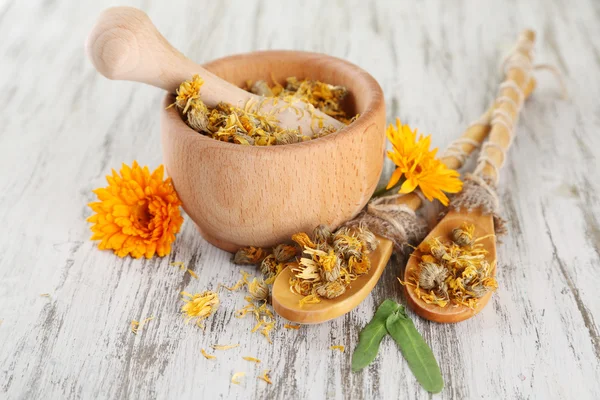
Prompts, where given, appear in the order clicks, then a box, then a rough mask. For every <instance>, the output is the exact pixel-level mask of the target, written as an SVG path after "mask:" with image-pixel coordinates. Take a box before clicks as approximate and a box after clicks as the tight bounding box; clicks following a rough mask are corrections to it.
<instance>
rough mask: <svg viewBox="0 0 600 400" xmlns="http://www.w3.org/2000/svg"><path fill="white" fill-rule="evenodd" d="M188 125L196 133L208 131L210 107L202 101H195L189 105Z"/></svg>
mask: <svg viewBox="0 0 600 400" xmlns="http://www.w3.org/2000/svg"><path fill="white" fill-rule="evenodd" d="M188 106H189V107H188V109H187V113H186V116H187V123H188V125H189V126H190V127H191V128H192V129H194V130H195V131H206V130H207V129H208V125H209V122H208V112H209V111H208V107H206V104H204V102H202V100H200V99H197V100H193V101H191V102H190V103H189V104H188Z"/></svg>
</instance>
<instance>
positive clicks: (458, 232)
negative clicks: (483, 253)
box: [451, 224, 475, 247]
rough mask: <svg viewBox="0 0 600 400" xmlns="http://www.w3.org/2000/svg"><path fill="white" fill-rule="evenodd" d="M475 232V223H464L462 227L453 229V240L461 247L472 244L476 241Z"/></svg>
mask: <svg viewBox="0 0 600 400" xmlns="http://www.w3.org/2000/svg"><path fill="white" fill-rule="evenodd" d="M474 233H475V225H469V224H463V226H462V227H460V228H454V229H453V230H452V234H451V237H452V241H454V243H456V244H457V245H459V246H461V247H465V246H471V245H473V243H474V240H473V234H474Z"/></svg>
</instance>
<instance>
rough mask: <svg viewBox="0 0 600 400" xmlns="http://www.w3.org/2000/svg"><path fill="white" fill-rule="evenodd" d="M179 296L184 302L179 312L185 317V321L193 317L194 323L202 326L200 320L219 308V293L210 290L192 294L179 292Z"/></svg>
mask: <svg viewBox="0 0 600 400" xmlns="http://www.w3.org/2000/svg"><path fill="white" fill-rule="evenodd" d="M181 296H182V297H181V300H183V301H184V302H185V304H184V305H183V306H182V307H181V312H182V313H183V314H184V315H185V316H186V317H187V318H186V320H185V322H186V323H188V322H189V321H191V320H193V319H195V320H196V325H198V326H199V327H202V326H203V325H202V321H203V320H204V319H206V318H208V317H210V316H211V315H212V314H214V313H215V311H216V310H217V309H218V308H219V304H220V301H219V295H218V294H217V293H216V292H213V291H211V290H207V291H205V292H202V293H195V294H193V295H192V294H190V293H187V292H181Z"/></svg>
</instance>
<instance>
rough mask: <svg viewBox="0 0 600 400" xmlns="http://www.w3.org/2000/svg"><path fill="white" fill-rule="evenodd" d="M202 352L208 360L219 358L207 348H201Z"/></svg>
mask: <svg viewBox="0 0 600 400" xmlns="http://www.w3.org/2000/svg"><path fill="white" fill-rule="evenodd" d="M200 352H201V353H202V355H203V356H204V358H206V359H207V360H214V359H216V358H217V357H216V356H213V355H212V354H208V353H207V352H206V350H204V349H201V350H200Z"/></svg>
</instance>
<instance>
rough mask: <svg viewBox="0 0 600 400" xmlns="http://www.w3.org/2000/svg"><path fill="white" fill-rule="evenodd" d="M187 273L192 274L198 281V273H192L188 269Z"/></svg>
mask: <svg viewBox="0 0 600 400" xmlns="http://www.w3.org/2000/svg"><path fill="white" fill-rule="evenodd" d="M186 272H187V273H188V274H190V275H191V276H192V277H193V278H196V279H198V275H196V273H195V272H194V271H192V270H191V269H189V268H188V269H187V270H186Z"/></svg>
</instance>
